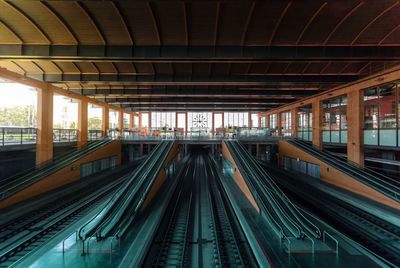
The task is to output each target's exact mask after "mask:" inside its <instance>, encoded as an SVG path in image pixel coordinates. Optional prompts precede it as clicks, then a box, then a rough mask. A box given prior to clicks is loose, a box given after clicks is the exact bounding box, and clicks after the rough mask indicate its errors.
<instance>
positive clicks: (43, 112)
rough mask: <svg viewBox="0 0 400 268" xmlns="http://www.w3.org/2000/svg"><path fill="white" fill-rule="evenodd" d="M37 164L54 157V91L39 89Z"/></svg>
mask: <svg viewBox="0 0 400 268" xmlns="http://www.w3.org/2000/svg"><path fill="white" fill-rule="evenodd" d="M36 135H37V136H36V164H40V163H43V162H45V161H47V160H49V159H51V158H52V157H53V91H52V90H50V89H48V88H37V133H36Z"/></svg>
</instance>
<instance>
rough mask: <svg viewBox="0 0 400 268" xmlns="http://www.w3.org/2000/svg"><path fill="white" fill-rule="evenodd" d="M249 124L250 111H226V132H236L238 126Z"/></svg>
mask: <svg viewBox="0 0 400 268" xmlns="http://www.w3.org/2000/svg"><path fill="white" fill-rule="evenodd" d="M248 126H249V113H224V127H225V128H226V133H234V132H235V130H236V129H237V128H238V127H240V128H247V127H248Z"/></svg>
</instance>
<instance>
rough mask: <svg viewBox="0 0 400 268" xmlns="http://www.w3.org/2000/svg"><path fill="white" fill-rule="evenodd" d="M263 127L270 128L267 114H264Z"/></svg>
mask: <svg viewBox="0 0 400 268" xmlns="http://www.w3.org/2000/svg"><path fill="white" fill-rule="evenodd" d="M265 127H266V128H270V127H269V115H266V116H265Z"/></svg>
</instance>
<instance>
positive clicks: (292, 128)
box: [290, 108, 299, 138]
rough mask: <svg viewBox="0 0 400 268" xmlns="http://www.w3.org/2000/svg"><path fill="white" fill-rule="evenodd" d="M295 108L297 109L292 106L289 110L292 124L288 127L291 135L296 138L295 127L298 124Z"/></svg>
mask: <svg viewBox="0 0 400 268" xmlns="http://www.w3.org/2000/svg"><path fill="white" fill-rule="evenodd" d="M297 110H298V109H297V108H292V109H291V110H290V114H291V115H290V116H291V118H292V125H291V129H290V131H291V136H292V137H296V138H297V127H298V125H299V118H298V116H297Z"/></svg>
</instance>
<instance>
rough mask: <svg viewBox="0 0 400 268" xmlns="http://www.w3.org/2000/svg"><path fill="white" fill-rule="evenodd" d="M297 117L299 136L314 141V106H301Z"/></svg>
mask: <svg viewBox="0 0 400 268" xmlns="http://www.w3.org/2000/svg"><path fill="white" fill-rule="evenodd" d="M297 117H298V127H297V137H298V138H299V139H301V140H305V141H312V106H311V105H307V106H304V107H300V108H299V109H298V112H297Z"/></svg>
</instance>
